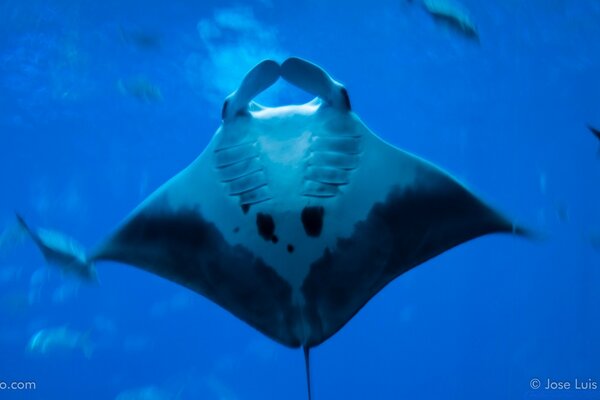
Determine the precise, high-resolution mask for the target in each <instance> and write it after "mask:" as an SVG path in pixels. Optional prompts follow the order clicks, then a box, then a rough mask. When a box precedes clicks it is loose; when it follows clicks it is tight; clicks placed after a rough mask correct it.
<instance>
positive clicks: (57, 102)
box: [0, 0, 600, 400]
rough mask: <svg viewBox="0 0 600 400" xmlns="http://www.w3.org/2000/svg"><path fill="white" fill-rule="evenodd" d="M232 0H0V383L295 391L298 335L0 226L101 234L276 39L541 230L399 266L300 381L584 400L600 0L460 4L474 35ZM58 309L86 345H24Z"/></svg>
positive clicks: (373, 121)
mask: <svg viewBox="0 0 600 400" xmlns="http://www.w3.org/2000/svg"><path fill="white" fill-rule="evenodd" d="M241 3H242V2H224V1H202V2H191V1H187V2H183V1H182V2H177V1H171V2H166V1H165V2H159V1H154V2H153V1H152V0H148V1H143V2H142V1H127V2H119V1H115V0H107V1H104V2H100V1H87V0H86V1H80V2H72V1H66V0H63V1H56V0H51V1H28V2H22V1H17V0H3V1H2V2H0V93H1V95H0V184H1V185H2V192H1V193H2V196H0V224H1V225H0V233H2V232H4V234H3V236H2V238H3V239H2V242H1V246H0V383H1V382H5V383H10V382H35V384H36V388H35V390H0V399H4V398H6V399H21V398H23V399H54V398H56V399H81V398H86V399H115V398H117V396H120V397H119V399H138V400H139V399H154V400H156V399H220V400H225V399H227V400H230V399H240V400H242V399H284V398H285V399H305V398H306V386H305V376H304V362H303V358H302V352H301V351H298V350H290V349H287V348H285V347H282V346H281V345H278V344H276V343H275V342H272V341H270V340H269V339H267V338H266V337H264V336H262V335H261V334H260V333H258V332H257V331H255V330H254V329H252V328H250V327H248V326H247V325H246V324H244V323H243V322H241V321H239V320H237V319H236V318H235V317H233V316H231V315H230V314H229V313H227V312H226V311H224V310H222V309H221V308H219V307H218V306H216V305H214V304H212V303H210V302H209V301H208V300H205V299H203V298H201V297H200V296H197V295H195V294H194V293H192V292H189V291H187V290H185V289H183V288H181V287H179V286H177V285H175V284H173V283H171V282H168V281H166V280H163V279H161V278H158V277H156V276H153V275H150V274H148V273H146V272H143V271H141V270H138V269H135V268H131V267H128V266H124V265H120V264H111V263H106V264H101V265H99V266H98V269H99V275H100V280H101V285H100V286H96V287H95V286H89V285H85V284H79V283H78V282H77V281H73V279H72V278H69V277H64V276H62V274H61V273H60V271H58V270H57V269H52V268H48V267H46V266H45V265H44V262H43V260H42V257H41V255H40V254H39V252H38V251H37V250H36V249H35V247H34V246H33V245H32V244H31V243H30V242H29V241H26V240H22V239H21V238H19V237H18V236H19V235H18V234H16V233H15V232H13V231H14V214H13V211H14V210H18V211H19V212H21V213H22V214H24V215H25V216H27V218H28V219H29V220H31V221H32V222H35V224H36V225H37V224H39V225H42V226H48V227H54V228H58V229H60V230H62V231H65V232H68V233H69V234H71V235H73V236H74V237H77V238H78V239H79V240H81V242H82V243H83V244H85V245H87V246H92V245H94V244H96V243H98V242H99V241H100V240H101V239H102V238H104V237H105V235H107V234H108V233H109V232H111V230H112V229H113V228H114V227H115V225H116V224H118V223H119V222H120V221H121V219H122V218H123V217H124V216H125V215H127V213H128V212H129V211H130V210H131V209H132V208H133V207H134V206H136V205H137V204H138V203H139V202H140V201H142V200H143V199H144V198H145V197H146V196H147V195H149V194H150V193H151V192H152V190H154V189H155V188H157V187H158V186H159V185H160V184H161V183H163V182H164V181H166V180H167V179H169V178H170V177H171V176H173V175H174V174H176V173H177V172H178V171H180V170H181V169H182V168H184V167H185V166H187V165H188V164H189V163H190V162H191V161H192V160H193V159H194V158H195V157H196V156H197V155H198V154H199V153H200V152H201V151H202V149H203V148H204V147H205V146H206V144H207V143H208V141H209V140H210V138H211V136H212V134H213V133H214V131H215V130H216V129H217V127H218V126H219V123H220V111H221V105H222V101H223V99H224V97H225V96H226V95H227V94H229V93H230V92H232V91H233V90H235V88H236V85H237V84H238V83H239V81H240V79H241V78H242V77H243V75H244V74H245V72H246V71H247V70H248V68H250V67H251V66H252V65H254V64H255V63H256V62H257V61H260V60H261V59H263V58H267V57H269V58H274V59H277V60H279V61H283V60H284V59H285V58H286V57H288V56H291V55H295V56H300V57H303V58H307V59H310V60H312V61H314V62H316V63H318V64H320V65H322V66H323V67H324V68H326V69H327V70H328V71H329V72H330V73H331V74H332V76H333V77H334V78H336V79H337V80H339V81H340V82H343V83H344V84H345V85H346V87H347V89H348V92H349V94H350V98H351V100H352V105H353V109H354V111H355V112H356V113H357V114H358V115H359V116H360V117H361V118H362V119H363V121H365V123H366V124H367V125H368V126H369V127H370V128H371V129H372V130H373V131H374V132H376V133H377V134H378V135H380V136H381V137H383V138H384V139H385V140H387V141H388V142H390V143H392V144H394V145H396V146H398V147H400V148H403V149H406V150H408V151H410V152H413V153H415V154H418V155H419V156H421V157H423V158H425V159H427V160H430V161H431V162H434V163H435V164H437V165H439V166H441V167H442V168H444V169H446V170H448V171H450V172H451V173H452V174H454V175H455V176H456V177H458V178H459V179H461V180H462V181H464V182H465V183H466V184H467V185H468V186H469V187H470V188H471V189H473V190H474V191H475V192H476V193H478V194H479V195H480V196H482V197H483V198H484V199H486V200H487V201H489V202H490V203H491V204H493V205H494V206H495V207H497V208H498V209H500V210H502V211H503V212H504V213H506V214H507V215H510V216H514V217H515V218H516V219H517V221H519V222H520V223H521V224H523V225H526V226H528V227H531V228H533V229H534V230H536V232H538V233H539V237H540V239H539V240H536V241H527V240H523V239H518V238H514V237H510V236H502V235H496V236H487V237H483V238H480V239H476V240H474V241H472V242H469V243H466V244H464V245H461V246H459V247H457V248H454V249H452V250H451V251H449V252H447V253H445V254H443V255H441V256H439V257H437V258H435V259H433V260H431V261H429V262H427V263H425V264H424V265H422V266H420V267H418V268H416V269H414V270H412V271H410V272H409V273H407V274H405V275H403V276H401V277H400V278H398V279H397V280H396V281H394V282H393V283H392V284H390V285H389V286H388V287H386V288H385V289H384V290H383V291H382V292H381V293H379V294H378V295H377V296H376V297H375V298H374V299H373V300H372V301H371V302H370V303H368V304H367V305H366V306H365V307H364V308H363V309H362V310H361V311H360V312H359V313H358V314H357V315H356V317H354V319H352V320H351V321H350V322H349V323H348V324H347V325H346V326H345V327H344V328H343V329H342V330H341V331H340V332H339V333H338V334H336V335H335V336H334V337H333V338H331V339H330V340H328V341H327V342H325V343H324V344H323V345H321V346H319V347H317V348H316V349H314V350H313V352H312V353H311V360H312V378H313V390H314V398H315V399H317V400H318V399H434V398H444V399H481V398H488V399H530V398H531V399H540V398H544V399H546V398H547V399H597V398H600V343H599V338H600V318H599V313H600V290H598V288H599V287H600V244H599V242H600V208H599V207H598V204H600V189H599V187H598V182H600V159H599V158H598V157H597V155H596V153H597V151H598V147H599V146H600V143H599V142H598V140H597V139H596V138H595V137H594V136H593V135H592V134H591V133H590V132H589V131H588V130H587V128H586V124H588V123H589V124H592V125H595V126H597V127H598V126H600V45H599V43H600V24H599V23H598V21H599V20H600V3H599V2H598V1H595V0H581V1H567V0H552V1H549V0H534V1H527V2H522V1H518V0H496V1H488V2H482V1H475V0H463V4H464V5H465V6H466V7H468V9H469V10H470V12H471V14H472V16H473V20H474V21H475V22H476V24H477V27H478V31H479V39H480V40H479V42H477V41H474V40H472V39H470V38H467V37H464V36H463V35H462V34H461V33H460V32H459V31H457V30H455V29H452V28H451V27H448V26H446V25H440V24H438V23H436V22H435V21H434V20H433V19H432V18H431V16H430V15H428V14H427V13H426V12H425V10H424V9H423V8H422V7H421V6H420V4H419V1H417V0H414V1H412V2H410V1H404V0H394V1H392V0H381V1H375V2H364V1H361V2H358V1H348V2H333V1H331V2H324V1H316V0H305V1H294V2H289V1H285V2H276V1H271V0H263V1H256V2H246V4H245V5H241ZM308 99H309V97H308V96H307V95H305V94H302V93H300V92H299V91H298V90H297V89H292V88H290V87H289V86H286V85H285V84H283V83H282V84H278V85H277V87H274V88H272V89H271V90H270V91H269V92H268V93H266V94H264V95H262V101H263V102H264V103H266V104H268V105H281V104H288V103H290V102H299V101H305V100H308ZM64 326H67V327H68V328H69V329H70V330H72V331H74V332H79V333H81V334H82V335H89V340H90V341H91V342H92V343H93V344H94V351H93V354H92V355H91V357H86V356H85V355H84V354H83V352H82V351H79V350H78V349H71V350H69V349H63V351H61V350H57V351H54V352H49V353H47V354H36V353H34V352H31V351H28V350H27V347H28V342H29V340H30V338H31V337H32V335H34V334H35V333H36V332H38V331H39V330H41V329H44V328H55V327H64ZM534 378H538V379H540V380H541V383H542V384H543V385H545V383H546V380H547V379H552V380H555V381H568V382H571V384H572V385H574V384H575V379H578V380H579V381H580V382H581V381H584V382H587V381H588V379H591V380H592V381H595V382H597V383H598V388H597V389H596V390H594V389H590V390H576V389H574V388H571V389H567V390H562V391H560V390H558V389H557V390H549V389H548V390H546V389H543V388H540V389H537V390H535V389H531V387H530V382H531V380H532V379H534ZM0 389H1V388H0ZM135 393H137V394H135ZM144 393H145V394H144ZM128 396H129V397H128ZM135 396H137V397H135Z"/></svg>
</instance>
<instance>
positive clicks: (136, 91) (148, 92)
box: [117, 77, 163, 103]
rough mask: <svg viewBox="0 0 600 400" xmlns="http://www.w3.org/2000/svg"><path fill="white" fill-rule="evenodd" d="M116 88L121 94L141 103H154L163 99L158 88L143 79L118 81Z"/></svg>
mask: <svg viewBox="0 0 600 400" xmlns="http://www.w3.org/2000/svg"><path fill="white" fill-rule="evenodd" d="M117 87H118V88H119V92H121V94H123V95H129V96H131V97H135V98H136V99H138V100H139V101H141V102H143V103H154V102H158V101H161V100H162V99H163V96H162V93H161V90H160V88H159V87H158V86H156V85H155V84H153V83H152V82H150V81H149V80H148V79H146V78H143V77H138V78H134V79H130V80H123V79H119V81H118V82H117Z"/></svg>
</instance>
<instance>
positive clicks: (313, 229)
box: [301, 206, 325, 237]
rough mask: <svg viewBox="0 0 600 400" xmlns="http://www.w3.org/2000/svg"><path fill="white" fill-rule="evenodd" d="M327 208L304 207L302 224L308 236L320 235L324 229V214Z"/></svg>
mask: <svg viewBox="0 0 600 400" xmlns="http://www.w3.org/2000/svg"><path fill="white" fill-rule="evenodd" d="M324 215H325V209H324V208H323V207H321V206H318V207H304V209H303V210H302V215H301V218H302V225H303V226H304V231H305V232H306V234H307V235H308V236H312V237H318V236H319V235H320V234H321V231H322V230H323V216H324Z"/></svg>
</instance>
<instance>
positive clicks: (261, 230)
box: [256, 213, 279, 243]
mask: <svg viewBox="0 0 600 400" xmlns="http://www.w3.org/2000/svg"><path fill="white" fill-rule="evenodd" d="M256 228H257V229H258V234H259V235H260V236H261V237H262V238H263V239H265V240H270V241H272V242H273V243H277V242H278V241H279V238H278V237H277V236H275V221H274V220H273V217H272V216H270V215H269V214H264V213H258V214H256Z"/></svg>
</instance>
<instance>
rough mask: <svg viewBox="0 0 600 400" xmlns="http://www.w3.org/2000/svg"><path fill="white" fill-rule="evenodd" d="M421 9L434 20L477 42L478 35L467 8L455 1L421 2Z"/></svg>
mask: <svg viewBox="0 0 600 400" xmlns="http://www.w3.org/2000/svg"><path fill="white" fill-rule="evenodd" d="M422 3H423V7H425V10H427V12H428V13H429V14H431V15H432V16H433V17H434V18H435V19H436V20H438V21H440V22H444V23H446V24H448V25H449V26H451V27H453V28H455V29H457V30H458V31H459V32H461V33H462V34H464V35H465V36H467V37H469V38H472V39H475V40H479V33H478V32H477V28H476V26H475V23H474V22H473V20H472V19H471V15H470V13H469V11H468V10H467V8H466V7H465V6H464V5H463V4H461V3H459V2H458V1H455V0H422Z"/></svg>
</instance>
